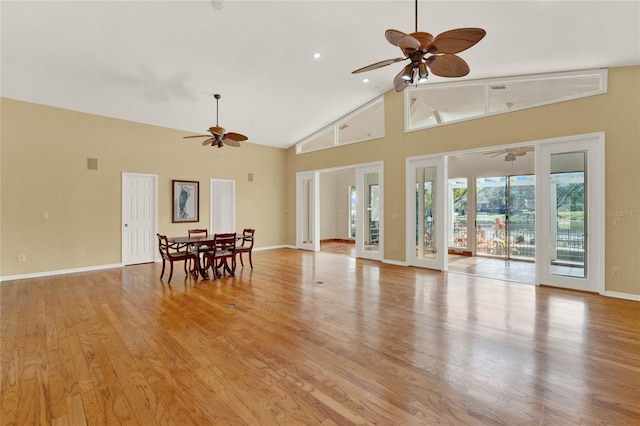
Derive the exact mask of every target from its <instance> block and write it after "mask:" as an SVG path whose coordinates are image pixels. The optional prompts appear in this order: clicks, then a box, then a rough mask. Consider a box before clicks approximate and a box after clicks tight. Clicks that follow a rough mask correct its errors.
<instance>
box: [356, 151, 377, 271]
mask: <svg viewBox="0 0 640 426" xmlns="http://www.w3.org/2000/svg"><path fill="white" fill-rule="evenodd" d="M355 168H356V257H359V258H362V259H371V260H379V261H381V260H383V259H384V164H383V163H382V162H376V163H369V164H366V165H365V164H361V165H357V166H355ZM371 173H377V174H378V199H379V204H380V210H379V212H378V219H379V220H378V250H377V251H367V250H365V249H364V246H365V240H366V238H365V232H366V231H368V229H365V226H366V224H367V223H366V221H365V214H366V213H367V212H368V209H367V206H366V205H365V202H364V201H365V196H366V194H365V190H367V189H368V188H366V186H365V175H367V174H371Z"/></svg>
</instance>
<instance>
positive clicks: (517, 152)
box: [514, 150, 527, 157]
mask: <svg viewBox="0 0 640 426" xmlns="http://www.w3.org/2000/svg"><path fill="white" fill-rule="evenodd" d="M514 154H515V155H516V157H523V156H525V155H527V151H524V150H522V151H516V152H514Z"/></svg>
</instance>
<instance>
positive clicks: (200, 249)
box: [187, 228, 212, 271]
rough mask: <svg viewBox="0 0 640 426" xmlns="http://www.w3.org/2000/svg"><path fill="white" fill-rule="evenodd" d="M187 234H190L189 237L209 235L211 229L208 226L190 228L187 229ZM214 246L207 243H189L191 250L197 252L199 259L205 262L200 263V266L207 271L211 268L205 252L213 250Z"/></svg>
mask: <svg viewBox="0 0 640 426" xmlns="http://www.w3.org/2000/svg"><path fill="white" fill-rule="evenodd" d="M187 234H188V235H189V238H191V237H205V238H206V237H207V235H209V230H208V229H207V228H196V229H188V230H187ZM211 250H212V248H211V246H209V245H206V244H190V245H189V251H191V252H192V253H193V254H195V255H196V256H197V257H198V260H201V261H202V262H203V263H204V264H203V265H199V267H200V268H201V269H202V270H203V271H206V270H207V269H209V265H208V264H206V263H205V260H204V253H206V252H208V251H211Z"/></svg>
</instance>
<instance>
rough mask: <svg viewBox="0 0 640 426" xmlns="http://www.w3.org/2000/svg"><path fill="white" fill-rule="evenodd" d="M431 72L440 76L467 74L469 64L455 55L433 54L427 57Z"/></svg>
mask: <svg viewBox="0 0 640 426" xmlns="http://www.w3.org/2000/svg"><path fill="white" fill-rule="evenodd" d="M427 65H428V66H429V68H430V69H431V72H432V73H434V74H435V75H439V76H440V77H462V76H465V75H467V74H469V71H470V69H469V65H467V63H466V62H465V61H464V59H462V58H461V57H459V56H456V55H434V56H429V57H428V58H427Z"/></svg>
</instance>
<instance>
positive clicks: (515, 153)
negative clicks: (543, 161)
mask: <svg viewBox="0 0 640 426" xmlns="http://www.w3.org/2000/svg"><path fill="white" fill-rule="evenodd" d="M527 152H533V147H532V146H523V147H519V148H504V149H496V150H495V151H488V152H483V153H482V154H483V155H491V158H493V157H497V156H499V155H503V154H504V161H516V159H517V158H518V157H523V156H525V155H527Z"/></svg>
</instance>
